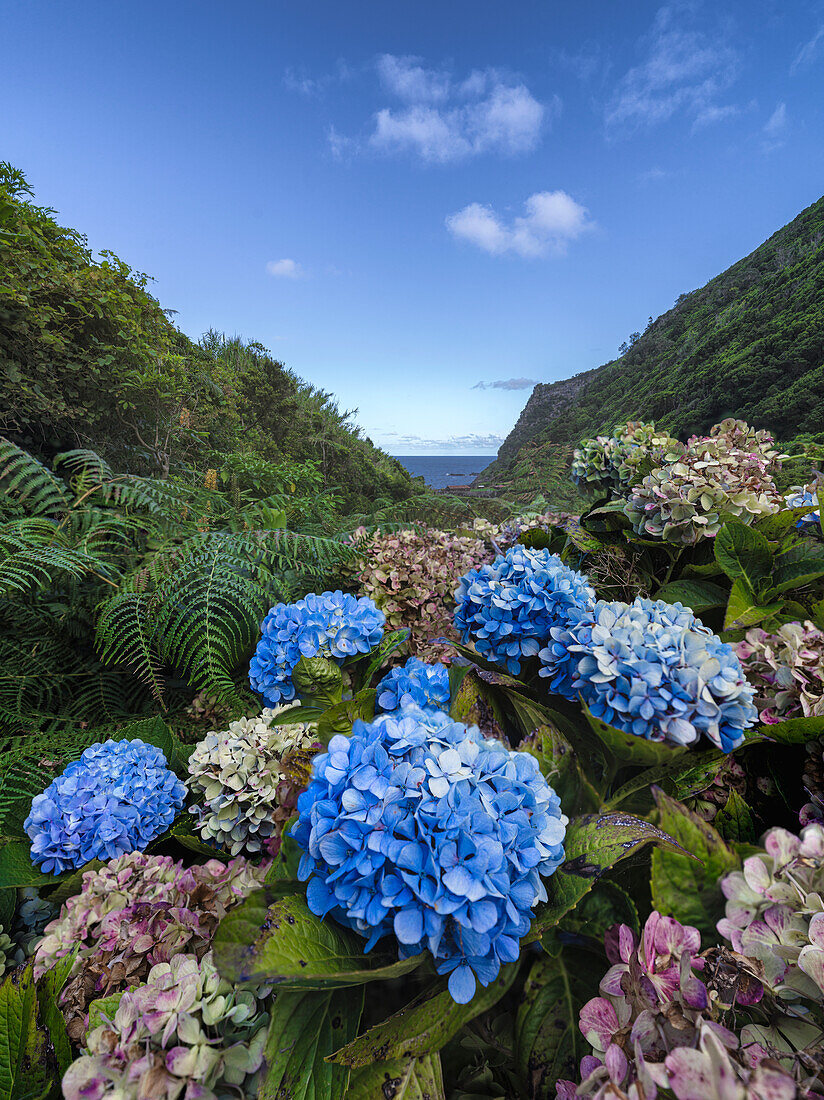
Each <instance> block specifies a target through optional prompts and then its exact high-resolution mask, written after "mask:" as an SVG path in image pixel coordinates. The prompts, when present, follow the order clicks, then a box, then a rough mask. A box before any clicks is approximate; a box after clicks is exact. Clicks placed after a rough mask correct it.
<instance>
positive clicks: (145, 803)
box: [23, 739, 186, 874]
mask: <svg viewBox="0 0 824 1100" xmlns="http://www.w3.org/2000/svg"><path fill="white" fill-rule="evenodd" d="M185 797H186V788H185V787H184V786H183V784H182V783H181V782H180V780H179V779H178V778H177V776H176V775H175V774H174V772H172V771H170V770H169V769H168V768H167V767H166V757H165V756H164V755H163V753H162V752H161V751H160V749H158V748H155V746H154V745H147V744H145V743H144V742H143V741H140V740H138V739H135V740H134V741H112V740H109V741H105V742H104V743H103V744H102V745H91V746H90V747H89V748H87V749H86V750H85V752H84V753H83V754H82V756H81V757H80V759H79V760H75V761H74V762H73V763H71V764H69V766H68V767H67V768H66V770H65V771H64V772H63V774H62V775H59V776H58V777H57V779H55V780H54V782H52V783H51V784H50V785H49V786H48V787H47V788H46V790H45V791H43V793H42V794H39V795H37V796H36V798H34V799H33V800H32V804H31V811H30V813H29V816H28V817H27V818H26V820H25V822H24V823H23V828H24V829H25V830H26V832H27V833H28V835H29V837H30V838H31V841H32V845H31V858H32V862H33V863H36V864H39V866H40V868H41V870H43V871H45V872H48V873H55V874H60V873H61V872H62V871H66V870H69V869H70V868H73V867H82V866H83V865H84V864H85V863H88V862H89V861H90V860H92V859H113V858H114V857H115V856H119V855H121V854H122V853H124V852H133V851H142V850H143V849H144V848H145V847H146V845H147V844H148V843H149V842H150V841H152V840H154V839H155V837H158V836H160V834H161V833H163V832H165V831H166V829H167V828H168V827H169V826H170V825H171V824H172V822H173V821H174V819H175V816H176V814H177V811H178V810H179V809H180V807H181V806H182V805H183V800H184V798H185Z"/></svg>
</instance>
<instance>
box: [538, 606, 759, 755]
mask: <svg viewBox="0 0 824 1100" xmlns="http://www.w3.org/2000/svg"><path fill="white" fill-rule="evenodd" d="M562 651H566V653H568V654H569V658H570V660H569V664H571V665H572V669H571V670H570V669H568V670H567V671H566V673H565V675H566V676H567V677H569V678H570V679H571V683H572V687H573V688H574V690H575V691H577V692H579V693H580V695H581V697H582V698H583V700H584V702H585V703H586V704H587V706H588V707H589V708H590V710H591V711H592V713H593V714H594V715H595V716H596V717H597V718H601V719H602V720H603V721H604V722H608V723H609V724H610V725H611V726H615V727H616V728H617V729H621V730H626V731H627V733H632V734H635V735H636V736H637V737H645V738H646V739H647V740H650V741H668V742H670V743H671V744H675V745H688V744H691V743H692V742H693V741H696V740H697V739H698V738H699V736H700V735H701V734H702V733H703V734H704V735H705V736H706V737H708V738H709V739H710V740H711V741H712V742H713V744H714V745H717V746H718V747H719V748H721V749H723V751H724V752H729V751H730V750H731V749H733V748H735V747H736V745H739V744H740V743H741V741H742V739H743V736H744V730H745V729H746V728H747V727H748V726H751V725H753V724H754V722H755V721H756V719H757V717H758V715H757V711H756V709H755V706H754V705H753V695H754V694H755V693H754V689H753V688H752V686H751V685H750V684H749V683H748V682H747V680H746V679H745V677H744V673H743V671H742V669H741V664H740V662H739V660H738V657H737V656H736V653H735V650H734V649H733V647H732V646H731V645H728V644H726V643H725V642H722V641H721V639H720V638H718V637H717V635H715V634H713V632H712V631H711V630H710V629H709V627H706V626H704V624H703V623H702V622H701V620H700V619H696V617H695V615H694V614H693V612H692V611H691V610H690V609H689V608H688V607H684V606H683V604H680V603H674V604H668V603H664V601H663V600H649V599H646V598H644V597H642V596H639V597H637V598H636V599H635V600H634V601H633V602H632V603H631V604H627V603H621V602H619V601H616V602H613V603H608V602H605V601H603V600H599V602H598V603H597V605H596V607H595V609H594V611H593V612H592V613H591V614H590V615H588V616H586V617H583V618H582V619H581V620H580V621H579V622H578V623H577V624H573V625H572V626H570V627H568V628H566V629H565V630H562V629H559V628H556V629H555V630H553V645H552V646H551V647H550V648H549V649H548V650H542V651H541V653H540V655H539V656H540V659H541V660H542V661H544V662H546V663H547V664H548V666H549V671H548V673H546V674H552V672H553V671H554V669H556V668H557V667H558V666H559V663H560V657H559V656H558V654H559V652H562Z"/></svg>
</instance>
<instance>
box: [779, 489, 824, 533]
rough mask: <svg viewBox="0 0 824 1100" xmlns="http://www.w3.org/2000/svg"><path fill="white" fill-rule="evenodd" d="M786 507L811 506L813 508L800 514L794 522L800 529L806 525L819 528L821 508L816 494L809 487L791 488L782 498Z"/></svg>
mask: <svg viewBox="0 0 824 1100" xmlns="http://www.w3.org/2000/svg"><path fill="white" fill-rule="evenodd" d="M784 502H785V503H786V505H787V507H788V508H807V507H809V508H811V509H813V510H812V511H811V512H809V513H808V514H807V515H806V516H801V518H800V519H799V520H798V523H796V527H799V528H801V529H802V530H804V529H806V528H807V527H813V528H817V529H818V530H819V531H820V529H821V509H820V508H819V505H818V494H817V493H816V492H815V491H814V490H813V489H811V488H809V487H802V488H798V489H791V490H790V492H789V493H788V495H787V496H786V497H785V498H784Z"/></svg>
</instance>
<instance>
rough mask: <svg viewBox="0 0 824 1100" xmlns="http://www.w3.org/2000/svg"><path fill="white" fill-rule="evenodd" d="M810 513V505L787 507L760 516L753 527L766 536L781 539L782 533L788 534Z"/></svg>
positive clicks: (771, 538)
mask: <svg viewBox="0 0 824 1100" xmlns="http://www.w3.org/2000/svg"><path fill="white" fill-rule="evenodd" d="M809 514H810V509H809V506H807V507H805V508H785V509H782V510H781V511H780V512H773V513H770V514H768V515H766V516H759V517H758V519H757V520H756V521H755V523H753V528H754V529H755V530H756V531H758V532H759V533H760V534H762V535H763V536H764V537H765V538H768V539H770V540H772V541H775V540H776V539H780V538H781V536H782V535H786V534H787V532H788V531H792V530H793V528H794V527H795V525H796V523H798V521H799V520H800V519H801V518H802V516H807V515H809Z"/></svg>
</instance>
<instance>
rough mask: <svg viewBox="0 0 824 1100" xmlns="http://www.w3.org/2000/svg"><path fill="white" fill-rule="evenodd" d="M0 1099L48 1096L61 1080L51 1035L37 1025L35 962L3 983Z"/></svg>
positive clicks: (0, 990) (40, 1099)
mask: <svg viewBox="0 0 824 1100" xmlns="http://www.w3.org/2000/svg"><path fill="white" fill-rule="evenodd" d="M0 1040H1V1041H0V1100H45V1098H46V1097H48V1096H50V1095H51V1094H52V1092H53V1090H54V1089H55V1086H56V1084H57V1080H58V1077H57V1065H56V1059H55V1057H54V1052H53V1050H52V1049H51V1047H50V1044H49V1041H48V1036H47V1035H46V1033H45V1031H43V1029H42V1028H39V1027H38V1026H37V993H36V989H35V984H34V976H33V965H32V963H31V962H29V963H28V964H27V965H26V967H25V968H24V969H23V970H15V971H12V973H11V974H9V975H8V976H7V977H6V979H5V981H4V982H3V983H2V985H0Z"/></svg>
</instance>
